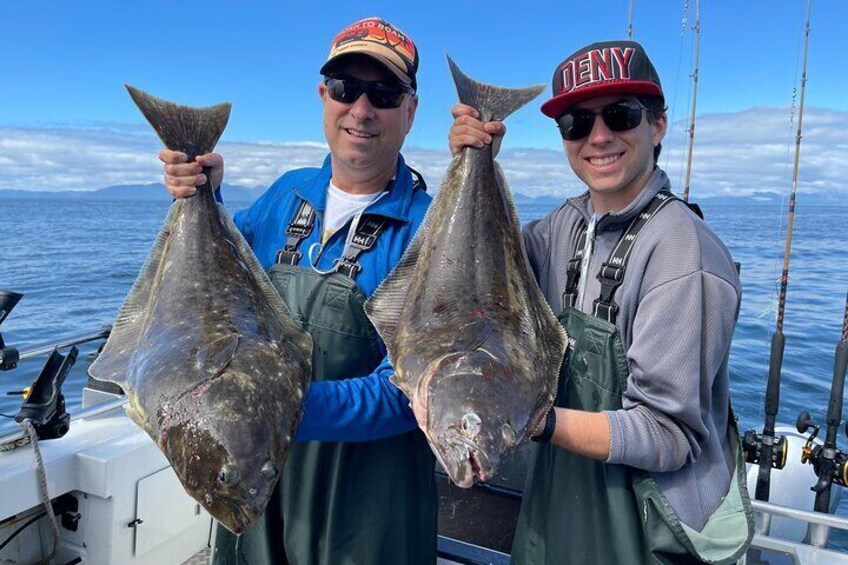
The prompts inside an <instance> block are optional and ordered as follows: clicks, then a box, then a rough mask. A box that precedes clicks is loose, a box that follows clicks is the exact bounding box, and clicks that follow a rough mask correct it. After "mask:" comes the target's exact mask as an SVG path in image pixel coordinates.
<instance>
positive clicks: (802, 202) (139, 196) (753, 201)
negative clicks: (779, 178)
mask: <svg viewBox="0 0 848 565" xmlns="http://www.w3.org/2000/svg"><path fill="white" fill-rule="evenodd" d="M264 191H265V187H256V188H248V187H246V186H239V185H233V184H224V185H223V187H222V194H223V195H224V199H225V201H226V202H228V203H249V202H253V201H254V200H255V199H256V198H258V197H259V196H260V195H261V194H262V193H263V192H264ZM513 198H514V200H515V204H516V205H517V206H525V205H533V206H550V207H554V206H556V205H558V204H560V203H561V202H562V201H563V197H555V196H538V197H534V196H528V195H526V194H521V193H515V194H514V195H513ZM4 199H45V200H49V199H62V200H65V199H79V200H92V199H96V200H132V201H138V200H145V201H168V200H171V196H170V194H168V192H167V191H166V190H165V187H164V185H163V184H161V183H154V184H141V185H129V184H127V185H118V186H109V187H106V188H101V189H99V190H88V191H83V190H76V191H71V190H67V191H54V192H50V191H31V190H3V189H0V200H4ZM694 200H695V201H696V202H698V203H699V204H702V205H704V206H780V205H782V204H785V197H784V196H783V195H780V194H776V193H773V192H761V193H754V194H753V195H750V196H711V197H703V198H698V197H695V198H694ZM798 203H799V206H848V195H845V194H832V193H830V194H822V193H812V194H810V193H799V194H798Z"/></svg>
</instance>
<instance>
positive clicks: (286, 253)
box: [274, 200, 315, 265]
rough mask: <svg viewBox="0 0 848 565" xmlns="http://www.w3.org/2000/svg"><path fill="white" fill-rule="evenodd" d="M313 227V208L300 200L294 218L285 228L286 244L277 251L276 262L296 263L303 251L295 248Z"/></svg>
mask: <svg viewBox="0 0 848 565" xmlns="http://www.w3.org/2000/svg"><path fill="white" fill-rule="evenodd" d="M314 227H315V208H313V207H312V205H311V204H309V202H307V201H306V200H301V202H300V205H299V206H298V207H297V211H296V212H295V214H294V218H293V219H292V221H291V223H289V225H288V227H287V228H286V245H285V246H284V247H283V248H282V249H280V250H278V251H277V253H276V256H275V257H274V261H275V262H276V263H278V264H284V265H297V264H298V263H299V262H300V259H301V258H302V257H303V253H301V252H300V251H298V250H297V248H298V247H299V246H300V243H301V242H302V241H303V240H304V239H306V238H307V237H309V234H311V233H312V229H313V228H314Z"/></svg>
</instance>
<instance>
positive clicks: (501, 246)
mask: <svg viewBox="0 0 848 565" xmlns="http://www.w3.org/2000/svg"><path fill="white" fill-rule="evenodd" d="M448 63H449V65H450V67H451V71H452V73H453V76H454V81H455V83H456V85H457V91H458V93H459V97H460V101H461V102H463V103H464V104H467V105H470V106H472V107H474V108H475V109H477V111H478V112H479V114H480V120H482V121H489V120H503V119H504V118H505V117H506V116H508V115H509V114H510V113H512V112H513V111H515V110H516V109H518V108H520V107H521V106H523V105H524V104H526V103H527V102H529V101H530V100H532V99H533V98H535V97H536V96H538V94H539V93H540V92H541V90H542V88H543V87H531V88H525V89H504V88H498V87H494V86H490V85H486V84H482V83H479V82H476V81H473V80H472V79H470V78H468V77H467V76H465V75H464V74H463V73H462V71H460V70H459V68H458V67H457V66H456V65H455V64H454V63H453V61H451V60H450V58H448ZM365 309H366V313H367V314H368V315H369V317H370V318H371V320H372V322H373V323H374V325H375V327H376V328H377V330H378V332H379V333H380V335H381V336H382V337H383V340H384V341H385V343H386V347H387V350H388V355H389V360H390V361H391V363H392V365H393V367H394V370H395V374H394V376H393V377H392V382H394V383H395V384H396V385H397V386H398V387H399V388H401V389H402V390H403V392H404V393H405V394H406V395H407V396H408V397H409V399H410V405H411V407H412V410H413V412H414V413H415V416H416V419H417V420H418V424H419V427H420V428H421V429H422V430H423V431H424V433H425V435H426V436H427V439H428V441H429V442H430V446H431V448H432V449H433V452H434V453H435V454H436V457H437V458H438V460H439V462H440V463H441V465H442V466H443V467H444V469H445V471H446V472H447V473H448V475H449V476H450V477H451V479H452V481H453V482H454V483H455V484H457V485H459V486H462V487H470V486H471V485H472V484H473V483H474V480H475V477H476V478H477V479H479V480H481V481H486V480H489V479H491V478H493V477H494V476H495V474H496V472H497V469H498V467H499V465H500V463H501V461H502V460H503V459H504V457H505V456H507V455H508V454H509V453H510V452H511V451H513V450H514V449H515V448H516V447H517V446H518V445H520V444H521V443H522V442H523V441H525V440H526V439H527V438H529V436H530V435H531V434H532V432H533V431H534V430H535V428H536V426H537V425H538V424H539V423H540V422H541V420H542V419H543V418H544V416H545V414H546V413H547V411H548V410H549V409H550V407H551V406H552V404H553V401H554V398H555V396H556V385H557V378H558V373H559V368H560V365H561V363H562V359H563V354H564V352H565V347H566V335H565V331H564V330H563V328H562V326H561V325H560V324H559V323H558V322H557V320H556V318H555V317H554V315H553V313H552V312H551V309H550V307H549V306H548V304H547V302H546V301H545V298H544V296H543V295H542V293H541V291H540V290H539V287H538V285H537V283H536V280H535V278H534V277H533V273H532V271H531V269H530V267H529V264H528V262H527V259H526V254H525V251H524V245H523V240H522V238H521V233H520V227H519V222H518V216H517V214H516V212H515V206H514V204H513V202H512V197H511V195H510V193H509V189H508V187H507V184H506V179H505V177H504V175H503V172H502V171H501V169H500V167H499V166H498V164H497V163H496V162H495V161H494V158H493V155H492V148H491V146H490V145H489V146H485V147H483V148H482V149H477V148H474V147H466V148H465V149H463V151H462V153H461V154H460V155H459V156H458V157H457V158H456V159H454V161H453V162H452V163H451V164H450V166H449V167H448V170H447V173H446V175H445V178H444V181H443V182H442V185H441V189H440V191H439V194H438V195H437V196H436V197H435V199H434V201H433V203H432V204H431V206H430V209H429V210H428V212H427V216H426V218H425V220H424V222H423V224H422V226H421V228H420V229H419V231H418V233H417V234H416V236H415V239H414V240H413V242H412V244H411V245H410V247H409V249H408V250H407V252H406V254H405V255H404V257H403V258H402V259H401V261H400V262H399V263H398V266H397V267H396V268H395V270H394V271H393V272H392V274H391V275H390V276H389V277H388V279H387V280H386V281H385V282H384V283H383V284H382V285H381V286H380V288H379V289H378V290H377V291H376V292H375V293H374V296H373V297H372V298H371V300H370V301H369V302H368V303H367V304H366V307H365Z"/></svg>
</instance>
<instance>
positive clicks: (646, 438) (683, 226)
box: [523, 168, 741, 531]
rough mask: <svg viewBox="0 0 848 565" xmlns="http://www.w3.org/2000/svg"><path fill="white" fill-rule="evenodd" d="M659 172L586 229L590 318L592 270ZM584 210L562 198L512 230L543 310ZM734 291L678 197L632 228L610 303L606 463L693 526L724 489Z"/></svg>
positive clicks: (582, 300)
mask: <svg viewBox="0 0 848 565" xmlns="http://www.w3.org/2000/svg"><path fill="white" fill-rule="evenodd" d="M661 189H667V190H670V183H669V180H668V177H667V176H666V174H665V172H663V171H662V169H659V168H656V169H655V170H654V172H653V174H652V176H651V177H650V179H649V180H648V183H647V185H646V186H645V188H644V189H643V190H642V192H641V193H639V195H638V196H637V197H636V199H635V200H634V201H633V202H632V203H631V204H630V205H629V206H628V207H627V208H625V209H624V210H621V211H620V212H617V213H607V214H604V215H603V216H602V217H601V218H600V220H598V222H597V224H596V228H595V229H596V234H595V240H594V251H593V253H592V256H591V260H590V262H589V268H588V276H587V277H586V279H587V280H586V281H585V283H584V282H583V281H581V283H582V284H585V292H584V295H583V296H578V297H577V304H576V306H577V308H579V309H580V310H581V311H583V312H586V313H589V314H591V312H592V303H593V301H594V300H595V299H596V298H598V297H599V296H600V290H601V285H600V282H599V281H598V279H597V274H598V271H599V269H600V267H601V263H603V262H604V261H606V260H607V258H608V257H609V254H610V251H611V250H612V247H613V245H615V243H616V242H617V241H618V239H619V237H620V236H621V235H622V232H623V231H624V230H625V229H626V228H627V226H628V224H629V223H630V221H631V220H632V219H633V217H634V216H635V215H636V214H637V213H638V212H640V211H641V210H642V209H643V208H644V207H645V206H646V205H647V204H648V203H649V202H650V201H651V199H652V198H653V197H654V195H655V194H656V193H657V192H659V191H660V190H661ZM593 213H594V210H593V208H592V203H591V201H590V199H589V193H588V192H586V193H584V194H582V195H581V196H577V197H575V198H571V199H569V200H567V201H566V202H565V203H564V204H562V205H561V206H559V207H558V208H556V209H555V210H554V211H553V212H551V213H550V214H549V215H548V216H547V217H546V218H544V219H542V220H537V221H534V222H530V223H529V224H528V225H527V226H526V227H525V228H524V230H523V236H524V243H525V246H526V248H527V255H528V258H529V260H530V264H531V267H532V268H533V271H534V272H535V274H536V279H537V280H538V281H539V286H540V287H541V289H542V292H543V293H544V295H545V297H546V298H547V300H548V303H549V304H550V305H551V308H552V309H553V311H554V312H555V313H559V312H560V311H561V310H562V294H563V291H564V290H565V282H566V266H567V265H568V261H569V259H571V258H572V257H573V256H574V252H575V248H576V246H577V236H578V235H579V233H580V229H581V227H582V226H584V225H587V224H588V222H589V220H590V218H591V217H592V215H593ZM740 296H741V287H740V284H739V277H738V275H737V272H736V268H735V266H734V264H733V260H732V259H731V256H730V253H729V252H728V250H727V248H726V247H725V246H724V244H722V242H721V241H720V240H719V238H718V237H717V236H716V235H715V234H714V233H713V232H712V231H711V230H710V228H709V227H708V226H707V224H706V223H704V222H703V221H702V220H701V219H700V218H698V217H697V216H696V215H695V214H694V213H693V212H692V211H690V210H689V209H688V208H687V206H686V205H685V204H683V203H682V202H672V203H670V204H669V205H667V206H665V207H664V208H663V209H662V210H660V211H659V212H658V213H657V214H656V216H655V217H654V218H653V219H652V220H651V221H650V222H648V223H647V224H646V225H645V227H644V228H643V229H642V231H641V232H640V233H639V236H638V239H637V240H636V243H635V245H634V246H633V249H632V252H631V255H630V259H629V261H628V264H627V269H626V272H625V275H624V282H623V283H622V285H621V286H620V287H619V288H618V291H617V292H616V295H615V302H616V303H617V304H618V306H619V308H620V310H619V312H618V318H617V320H616V326H617V328H618V331H619V334H620V336H621V341H622V344H623V346H624V351H625V353H626V356H627V364H628V368H629V370H630V373H629V375H628V378H627V390H626V392H625V393H624V398H623V408H622V409H621V410H615V411H607V412H604V414H605V415H606V416H607V418H608V419H609V423H610V455H609V459H607V462H608V463H616V464H622V465H629V466H631V467H635V468H638V469H643V470H645V471H648V472H649V473H650V475H651V476H652V478H653V479H654V480H655V481H656V483H657V484H658V486H659V487H660V489H661V490H662V492H663V493H664V494H665V496H666V498H667V499H668V501H669V503H670V504H671V506H672V508H674V510H675V511H676V512H677V515H678V516H679V518H680V519H681V521H682V522H683V523H685V524H686V525H688V526H690V527H692V528H694V529H696V530H699V531H700V530H701V529H702V528H703V526H704V524H705V523H706V520H707V518H709V516H710V515H711V514H712V513H713V511H714V510H715V509H716V508H717V507H718V505H719V504H720V503H721V501H722V499H723V497H724V496H725V495H726V494H727V492H728V488H729V485H730V479H731V475H732V473H733V467H734V459H733V457H732V453H731V450H730V444H729V441H728V406H729V402H730V392H729V388H728V387H729V375H728V357H729V354H730V341H731V337H732V334H733V329H734V326H735V324H736V317H737V314H738V312H739V302H740Z"/></svg>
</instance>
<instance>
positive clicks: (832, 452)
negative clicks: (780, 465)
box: [795, 411, 848, 493]
mask: <svg viewBox="0 0 848 565" xmlns="http://www.w3.org/2000/svg"><path fill="white" fill-rule="evenodd" d="M795 428H796V429H797V430H798V431H799V432H800V433H802V434H804V433H807V430H809V429H810V428H812V429H813V432H812V433H811V434H810V437H808V438H807V442H806V443H805V444H804V447H803V448H802V449H801V463H807V464H810V465H812V466H813V469H815V471H816V475H817V476H818V477H819V480H818V482H817V483H816V484H815V485H813V486H812V487H811V490H813V491H814V492H817V493H818V492H822V491H824V490H825V489H826V488H828V487H829V486H830V482H831V481H832V482H834V483H836V484H838V485H841V486H848V454H845V453H843V452H842V451H841V450H839V449H832V448H827V447H825V446H824V445H821V444H816V443H814V440H815V439H816V437H817V436H818V434H819V430H820V429H821V426H820V425H819V424H816V423H815V422H813V421H812V420H811V419H810V413H809V412H807V411H804V412H801V413H800V414H798V420H797V421H796V422H795ZM845 434H846V435H848V421H846V422H845ZM823 471H824V472H823Z"/></svg>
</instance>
